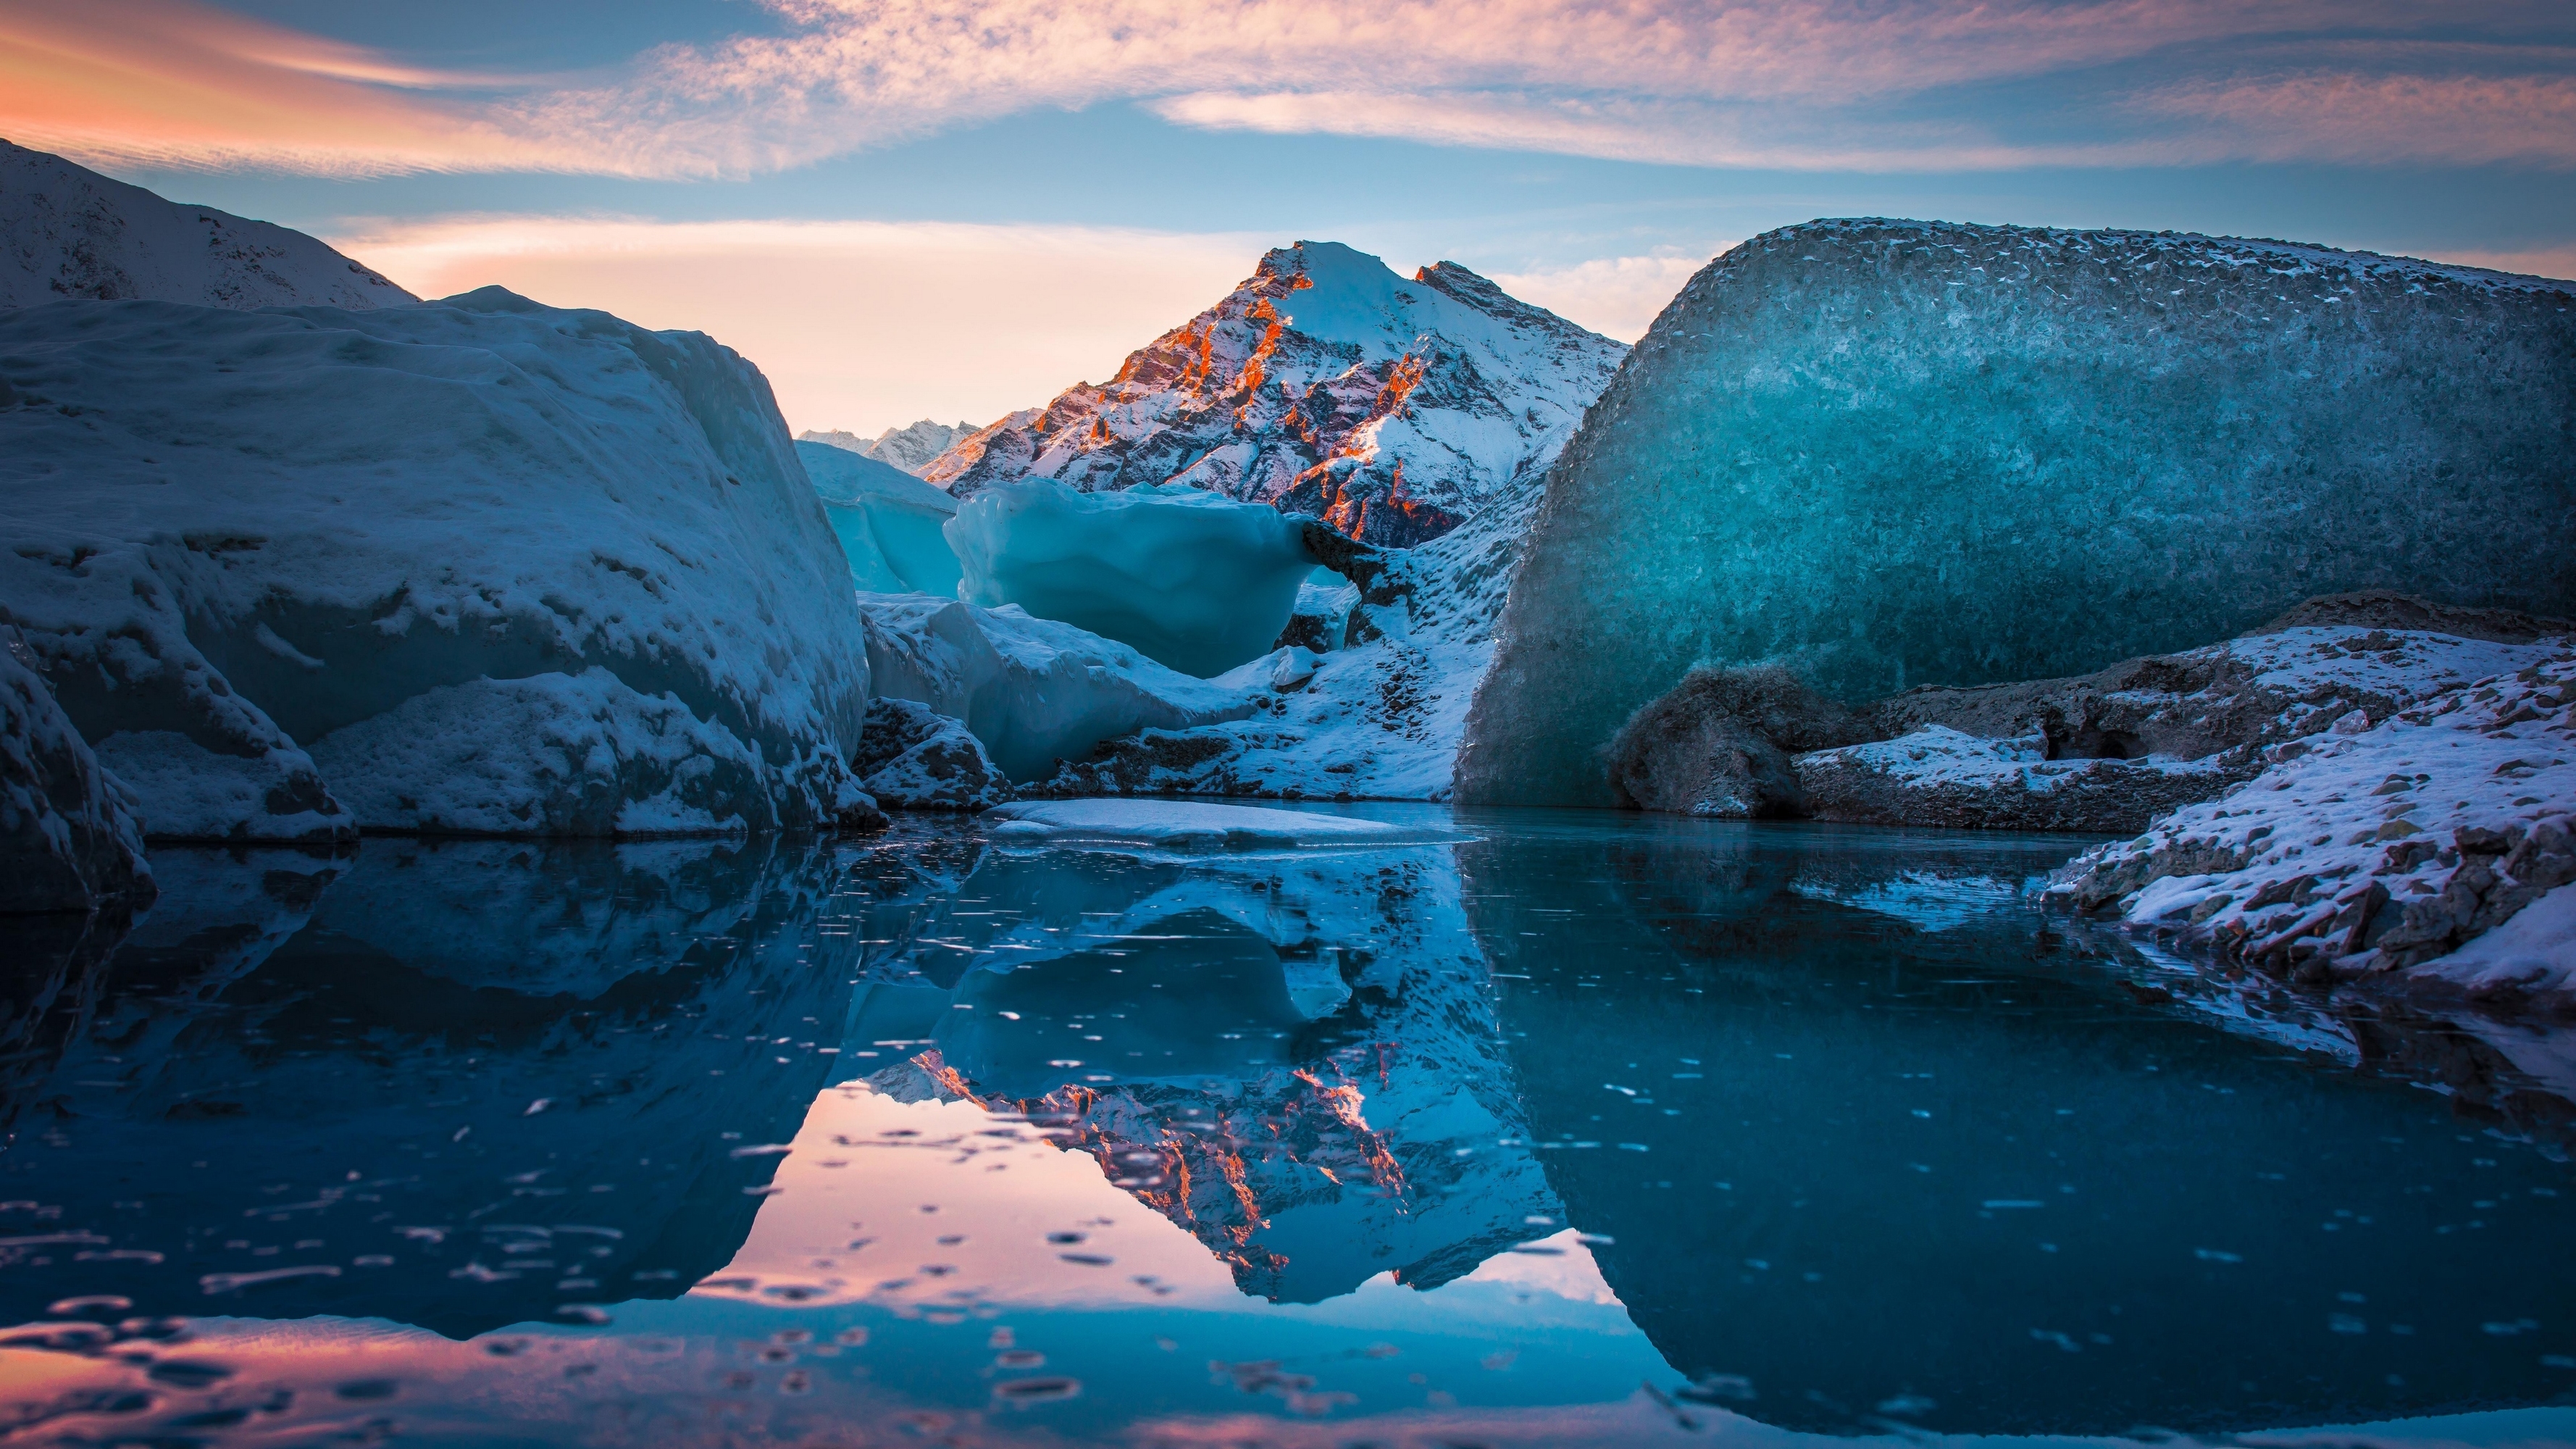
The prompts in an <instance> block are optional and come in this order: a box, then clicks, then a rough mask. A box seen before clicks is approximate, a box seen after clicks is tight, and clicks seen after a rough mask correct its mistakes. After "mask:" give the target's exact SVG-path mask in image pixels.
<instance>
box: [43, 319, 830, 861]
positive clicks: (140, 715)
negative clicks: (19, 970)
mask: <svg viewBox="0 0 2576 1449" xmlns="http://www.w3.org/2000/svg"><path fill="white" fill-rule="evenodd" d="M0 371H5V373H6V378H7V382H8V385H9V387H10V389H11V390H12V391H13V392H14V393H15V395H16V398H17V405H16V406H11V407H5V408H0V529H5V531H6V533H7V535H8V537H9V539H10V542H11V547H10V549H9V550H8V551H7V552H6V553H5V554H0V623H8V624H15V625H16V626H18V628H19V631H20V633H21V634H22V636H23V638H24V640H25V643H26V646H27V648H28V649H29V650H30V652H31V657H32V658H33V659H34V660H36V661H37V663H38V664H39V665H40V667H41V668H42V669H43V670H44V671H45V673H46V675H47V676H48V678H49V679H50V681H51V683H52V684H53V686H54V689H55V691H56V694H57V696H58V698H59V699H60V701H61V704H62V707H63V709H64V711H65V712H66V713H67V714H68V715H69V716H70V718H71V719H72V721H73V722H74V723H75V724H76V725H77V726H78V727H79V729H80V732H81V734H82V735H83V736H84V737H85V738H86V739H87V740H88V741H89V742H90V744H91V745H92V746H93V747H94V748H95V749H96V751H97V752H98V755H99V758H100V759H101V760H102V761H103V762H104V763H105V764H106V765H107V766H108V768H109V769H110V770H111V771H113V772H114V773H115V774H116V775H117V776H118V777H119V778H120V779H122V780H123V781H124V783H125V784H127V785H128V786H131V787H132V788H133V790H134V792H135V794H136V795H137V797H138V799H139V801H140V813H141V817H142V820H143V824H144V828H145V829H146V830H147V831H148V832H150V833H152V834H153V835H156V836H163V837H187V838H209V839H237V840H238V839H284V840H310V839H321V838H333V837H341V836H346V835H347V834H349V833H351V832H352V831H353V830H354V829H355V828H356V827H358V826H369V827H380V828H386V829H417V830H465V831H476V832H487V831H488V832H493V833H503V834H548V833H558V832H565V831H570V832H575V833H589V834H609V833H618V834H636V833H654V832H659V831H669V830H699V829H742V828H752V829H759V828H767V827H775V826H795V825H830V824H832V823H834V822H836V821H846V822H848V823H854V824H855V823H861V822H864V821H866V820H868V819H870V818H871V817H873V815H874V810H873V807H872V806H870V805H869V804H868V803H867V801H866V798H865V796H864V795H863V794H862V793H861V792H860V791H859V790H858V788H857V786H856V784H855V782H854V781H853V780H852V778H851V776H850V773H849V770H848V768H847V766H846V764H845V763H844V762H845V760H846V758H847V757H848V755H849V753H850V752H851V751H852V750H853V749H854V747H855V746H856V744H857V741H858V738H859V733H860V728H861V722H862V721H863V719H864V718H865V715H866V711H867V703H868V666H867V643H866V636H865V634H864V633H863V631H862V629H861V625H860V621H859V616H858V610H857V606H856V604H855V602H854V600H853V599H852V596H851V592H850V587H849V570H848V568H847V567H846V566H845V565H844V563H843V561H842V556H841V552H840V550H839V549H838V548H837V547H836V546H835V543H834V539H833V535H832V532H831V529H830V527H829V525H828V524H827V523H826V521H825V519H824V515H823V510H822V506H821V504H820V503H819V502H818V501H817V500H816V499H815V497H814V495H813V492H812V491H811V489H810V488H808V487H807V486H806V481H805V476H804V470H803V469H802V468H801V467H799V466H798V464H797V462H796V457H795V453H794V450H793V448H792V446H791V444H790V443H789V441H788V437H787V430H786V426H785V424H784V423H783V422H782V421H781V420H780V418H779V415H778V411H777V407H776V405H775V403H774V402H773V401H772V399H771V397H770V392H769V387H768V384H767V383H766V382H765V381H764V380H763V379H762V378H761V376H760V374H759V373H758V371H757V370H755V369H754V368H753V367H751V366H750V364H748V363H746V362H745V361H743V359H741V358H740V357H738V356H736V355H735V354H734V353H733V352H731V351H730V350H728V349H726V348H724V347H721V346H719V345H717V344H716V343H715V342H713V341H711V340H710V339H708V338H706V337H704V336H701V335H699V334H696V333H681V332H669V333H657V332H649V331H646V330H644V329H643V328H640V327H636V326H633V325H631V324H628V323H626V322H622V321H620V320H618V319H617V318H615V317H611V316H609V315H607V314H605V313H600V312H585V311H559V310H556V309H553V308H549V307H543V306H539V305H538V304H536V303H533V302H530V301H527V300H526V299H524V298H521V297H516V296H513V295H511V294H510V293H508V292H504V291H501V290H500V289H498V288H487V289H485V290H483V291H479V292H474V293H469V294H466V295H464V296H460V297H453V298H449V299H447V300H446V301H444V302H439V303H431V304H423V305H418V306H406V307H394V308H385V309H380V310H373V311H348V310H341V309H335V308H327V307H308V308H299V309H292V310H286V309H276V310H268V311H260V312H240V311H228V310H223V309H219V308H213V307H202V306H183V305H178V304H174V303H167V302H148V301H138V302H96V301H92V302H58V303H53V304H50V305H46V306H41V307H29V308H21V309H18V310H16V311H11V312H0Z"/></svg>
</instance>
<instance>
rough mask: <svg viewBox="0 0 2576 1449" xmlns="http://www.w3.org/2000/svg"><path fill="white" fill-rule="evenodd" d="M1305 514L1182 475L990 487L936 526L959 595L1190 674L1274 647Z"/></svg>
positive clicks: (1300, 579) (1293, 587)
mask: <svg viewBox="0 0 2576 1449" xmlns="http://www.w3.org/2000/svg"><path fill="white" fill-rule="evenodd" d="M1307 522H1308V520H1304V519H1301V518H1299V517H1297V516H1295V515H1289V514H1282V513H1280V512H1278V511H1277V510H1275V509H1271V508H1266V507H1263V506H1261V505H1259V504H1253V503H1237V502H1234V501H1233V500H1231V499H1228V498H1225V497H1223V496H1221V495H1218V494H1215V493H1210V492H1207V491H1206V490H1204V489H1199V488H1192V487H1189V486H1187V485H1185V484H1171V485H1168V486H1153V485H1147V486H1141V487H1136V488H1130V489H1128V490H1126V491H1125V492H1122V493H1079V492H1076V491H1074V490H1073V489H1072V488H1069V487H1067V486H1065V485H1064V484H1062V483H1058V482H1055V481H1054V480H1052V479H1044V478H1040V479H1031V480H1028V481H1025V482H1020V483H1007V484H998V485H995V486H993V487H990V488H987V489H985V490H984V491H983V492H981V493H978V494H976V495H975V496H974V497H973V498H971V499H968V500H967V501H966V502H965V504H964V505H963V506H961V507H960V508H959V509H958V511H957V516H956V517H955V518H953V519H950V520H949V521H948V524H947V527H946V533H947V537H948V542H949V543H950V545H951V546H953V547H954V548H955V549H956V551H957V558H958V561H959V563H960V564H961V565H962V566H963V567H964V570H965V575H964V579H963V582H961V583H960V584H959V586H958V590H957V593H958V597H960V598H963V599H965V600H966V601H967V602H969V603H973V604H981V605H983V606H985V607H987V608H999V607H1001V606H1002V605H1005V604H1017V605H1019V606H1020V607H1021V608H1023V609H1025V610H1027V611H1028V612H1029V613H1030V614H1032V615H1035V616H1036V617H1038V618H1041V619H1055V620H1060V621H1062V622H1064V623H1067V624H1072V625H1075V626H1076V627H1078V628H1082V629H1087V630H1089V631H1090V632H1092V633H1094V634H1098V635H1101V636H1103V637H1105V638H1109V639H1115V640H1117V641H1118V642H1120V643H1122V644H1127V645H1130V646H1132V647H1134V648H1135V649H1136V650H1137V651H1138V652H1139V653H1142V654H1143V655H1145V657H1147V658H1149V659H1151V660H1153V661H1155V662H1156V663H1158V664H1162V665H1165V666H1167V667H1169V668H1172V669H1176V670H1179V671H1180V672H1181V673H1183V674H1194V675H1197V676H1199V677H1200V678H1202V679H1205V678H1210V677H1213V676H1215V675H1219V674H1223V673H1224V672H1225V671H1227V670H1229V669H1232V668H1234V667H1235V666H1236V665H1238V664H1243V663H1246V662H1248V661H1250V660H1253V659H1258V658H1260V657H1261V656H1262V655H1263V654H1266V653H1268V652H1269V651H1270V649H1271V648H1272V646H1273V645H1274V644H1276V643H1277V641H1278V638H1279V633H1280V631H1281V630H1282V629H1284V628H1286V627H1287V624H1288V616H1289V614H1290V612H1291V611H1292V610H1293V609H1294V608H1295V606H1296V603H1297V590H1298V587H1299V586H1300V585H1302V584H1303V583H1305V581H1306V576H1307V575H1308V574H1309V573H1311V572H1313V570H1314V567H1315V565H1316V563H1317V562H1318V560H1317V559H1316V557H1315V555H1314V553H1313V552H1312V551H1311V550H1310V549H1309V548H1308V547H1307V545H1306V542H1305V526H1306V523H1307Z"/></svg>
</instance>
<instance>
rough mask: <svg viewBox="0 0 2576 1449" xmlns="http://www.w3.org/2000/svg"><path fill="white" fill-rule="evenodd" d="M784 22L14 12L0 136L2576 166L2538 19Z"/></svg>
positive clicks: (2063, 15)
mask: <svg viewBox="0 0 2576 1449" xmlns="http://www.w3.org/2000/svg"><path fill="white" fill-rule="evenodd" d="M764 3H765V4H766V5H767V7H768V8H769V9H770V10H771V11H773V12H774V14H775V18H776V19H777V21H778V22H779V24H778V27H777V28H776V32H775V33H763V34H758V35H742V36H737V37H734V38H732V39H729V40H726V41H723V42H720V43H715V44H705V45H673V46H665V47H662V48H659V49H656V50H653V51H650V52H647V53H645V54H644V55H641V56H638V57H636V58H635V60H634V61H633V62H632V63H631V64H629V65H627V66H625V67H623V68H621V69H619V70H618V71H616V72H615V73H614V74H605V75H601V76H597V77H593V78H591V79H589V80H587V81H581V82H561V81H549V82H547V83H544V84H525V85H522V86H520V87H518V88H517V89H515V90H512V91H510V92H507V93H501V94H492V93H488V87H489V86H490V85H491V84H492V78H488V77H485V78H475V77H455V76H443V75H439V74H435V73H429V72H423V71H420V70H417V69H415V68H411V67H407V66H405V65H403V64H402V63H401V62H400V61H399V59H398V58H394V57H387V56H381V55H376V54H373V53H370V52H365V51H361V50H357V49H355V48H352V47H346V46H339V45H334V44H331V43H328V42H324V41H319V40H315V39H313V38H311V37H303V36H297V35H295V34H293V33H291V32H286V31H281V30H278V29H276V28H274V27H263V26H257V25H254V24H252V23H251V22H248V21H243V20H240V19H238V18H237V17H233V16H230V15H228V14H226V13H225V12H222V11H218V10H213V9H211V8H209V7H205V6H202V5H194V4H191V3H188V0H94V3H91V4H88V5H85V6H82V7H79V8H76V9H75V8H70V7H64V6H61V5H59V4H50V3H47V0H0V80H6V81H8V82H9V83H10V84H9V92H10V93H9V96H8V97H7V98H6V99H0V126H9V127H13V128H15V129H16V130H17V132H18V133H19V134H21V135H22V136H32V137H36V138H38V139H53V140H56V141H58V142H62V143H64V144H68V145H71V146H73V148H74V149H75V150H78V151H84V152H86V153H88V154H99V153H101V152H115V153H120V154H125V153H131V154H147V153H150V154H167V155H171V156H178V157H182V158H187V159H196V160H199V161H202V162H206V163H208V164H215V163H225V162H229V161H232V160H235V159H238V158H252V159H256V160H258V161H260V162H261V164H272V165H287V166H297V167H302V168H306V169H318V170H332V169H364V168H366V167H370V166H372V167H377V168H380V169H404V168H421V167H442V168H443V167H481V168H493V169H500V168H522V169H524V168H537V169H545V168H553V169H574V170H594V171H606V172H616V173H652V174H662V175H680V176H690V175H730V174H746V173H753V172H760V171H766V170H772V169H777V168H783V167H790V166H794V165H798V164H801V163H804V162H809V161H813V160H816V159H820V158H823V157H827V156H831V155H836V154H841V153H845V152H848V151H852V150H856V149H860V148H864V147H868V146H875V145H884V144H888V143H891V142H896V141H901V140H904V139H907V138H910V137H915V136H919V135H922V134H925V133H928V132H931V131H935V130H939V129H942V128H946V127H953V126H958V125H964V124H971V123H974V122H977V121H981V120H986V119H990V118H993V117H997V116H1001V115H1005V114H1009V113H1013V112H1018V111H1024V110H1029V109H1033V108H1047V107H1056V108H1078V107H1082V106H1088V105H1093V104H1098V103H1102V102H1108V101H1132V102H1137V103H1141V104H1144V105H1147V106H1150V107H1152V108H1153V109H1154V110H1156V111H1157V112H1158V113H1159V114H1161V115H1163V116H1165V117H1166V118H1168V119H1171V120H1173V121H1176V122H1179V123H1181V124H1186V125H1193V126H1203V127H1217V128H1234V129H1255V130H1266V131H1309V132H1315V131H1320V132H1336V133H1343V134H1355V135H1371V136H1403V137H1411V138H1416V139H1422V140H1429V141H1433V142H1437V143H1442V144H1451V145H1475V146H1489V147H1508V148H1515V149H1527V150H1541V151H1556V152H1566V153H1572V154H1579V155H1588V156H1604V157H1618V158H1627V159H1635V160H1654V161H1668V162H1682V163H1688V164H1703V165H1762V166H1779V167H1789V168H1800V169H1818V168H1833V169H1851V168H1908V169H1929V168H1940V169H1961V168H1991V167H2008V166H2024V165H2032V164H2042V163H2046V164H2060V165H2098V164H2137V163H2140V162H2177V163H2179V162H2191V161H2202V160H2213V159H2226V158H2240V159H2266V160H2290V159H2299V160H2333V161H2368V160H2371V159H2373V158H2374V157H2390V158H2401V157H2402V158H2405V159H2433V160H2463V161H2484V160H2517V161H2530V162H2539V163H2542V164H2547V165H2567V164H2576V114H2571V112H2570V108H2569V105H2568V102H2567V87H2568V86H2569V85H2570V83H2571V75H2576V62H2571V60H2570V58H2569V52H2568V51H2566V50H2565V49H2564V48H2563V47H2564V46H2565V44H2566V42H2567V40H2568V38H2569V35H2568V31H2569V26H2568V24H2567V22H2566V21H2565V19H2564V18H2563V13H2562V11H2561V9H2560V8H2559V7H2558V6H2556V5H2554V4H2552V3H2544V0H2458V3H2454V4H2451V5H2448V6H2445V7H2444V8H2443V9H2442V10H2441V11H2439V12H2438V13H2434V12H2431V11H2429V10H2428V9H2427V8H2426V7H2424V6H2422V5H2421V4H2419V3H2413V0H1910V3H1890V0H1758V3H1726V0H1226V3H1220V4H1209V3H1206V0H764ZM2551 47H2558V48H2551ZM29 85H32V86H33V88H32V89H29V88H27V87H28V86H29ZM478 86H479V87H485V88H487V90H486V91H478V90H476V87H478ZM2375 138H2380V139H2386V140H2388V141H2390V142H2392V143H2395V144H2393V145H2392V146H2389V147H2378V148H2376V149H2375V148H2374V146H2375Z"/></svg>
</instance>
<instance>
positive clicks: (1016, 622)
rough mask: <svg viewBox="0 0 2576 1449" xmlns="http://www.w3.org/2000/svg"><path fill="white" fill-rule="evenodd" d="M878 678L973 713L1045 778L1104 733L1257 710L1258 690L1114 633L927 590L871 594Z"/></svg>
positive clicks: (897, 693) (977, 724)
mask: <svg viewBox="0 0 2576 1449" xmlns="http://www.w3.org/2000/svg"><path fill="white" fill-rule="evenodd" d="M859 607H860V609H861V611H862V613H863V615H864V616H865V625H864V627H865V631H866V635H867V659H868V674H869V678H870V679H871V680H872V681H873V682H874V686H873V687H874V689H875V692H876V694H877V696H878V697H879V698H882V699H897V700H910V701H914V702H917V703H920V704H924V705H928V706H929V707H930V708H931V709H933V710H935V711H937V712H938V713H940V714H943V715H946V716H948V717H949V718H950V719H954V720H958V721H961V722H963V723H964V725H965V726H966V729H967V731H968V732H969V733H971V734H972V735H974V737H975V738H976V739H977V740H979V741H981V742H982V744H983V746H984V750H985V752H986V753H987V754H988V755H989V756H990V757H991V759H992V762H993V763H994V764H995V765H997V766H999V767H1000V769H1001V770H1002V773H1004V774H1005V775H1007V776H1009V777H1010V779H1011V780H1012V781H1014V782H1018V781H1025V780H1035V779H1040V778H1042V777H1044V776H1046V775H1048V774H1050V773H1052V772H1053V771H1054V770H1055V769H1056V767H1057V763H1058V762H1059V761H1063V760H1079V759H1083V758H1085V757H1087V756H1089V755H1090V754H1091V752H1092V751H1093V750H1094V749H1095V748H1096V747H1098V746H1099V745H1100V744H1101V743H1102V742H1103V741H1106V740H1111V739H1116V738H1118V737H1120V736H1122V735H1132V734H1135V733H1136V732H1137V731H1139V730H1146V729H1187V728H1189V727H1191V726H1193V725H1202V724H1213V723H1215V722H1217V721H1220V720H1234V719H1242V718H1244V717H1245V716H1247V715H1249V714H1251V713H1252V710H1253V705H1252V698H1253V692H1252V690H1251V689H1250V688H1246V687H1236V685H1235V684H1233V683H1231V682H1228V681H1218V680H1203V679H1193V678H1191V677H1190V676H1189V675H1186V674H1181V673H1178V672H1176V671H1174V670H1170V669H1166V668H1164V667H1163V666H1162V665H1160V664H1157V663H1155V662H1154V661H1153V660H1151V659H1148V658H1146V657H1145V656H1144V655H1142V654H1139V653H1137V652H1136V651H1135V650H1133V649H1131V648H1128V647H1127V646H1126V645H1124V644H1120V643H1118V642H1116V641H1114V640H1110V639H1103V638H1101V637H1100V636H1099V635H1097V634H1092V633H1088V632H1086V631H1084V630H1082V629H1078V628H1076V627H1074V626H1073V625H1071V624H1064V623H1058V622H1056V621H1054V620H1051V619H1039V618H1034V617H1031V615H1030V614H1029V613H1028V611H1027V610H1025V609H1022V608H1019V607H1018V606H1016V605H1005V606H1004V607H1002V608H998V609H984V608H978V607H976V606H975V605H973V604H968V603H963V602H960V601H958V600H954V599H934V598H929V597H926V596H924V595H921V594H862V595H860V596H859Z"/></svg>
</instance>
